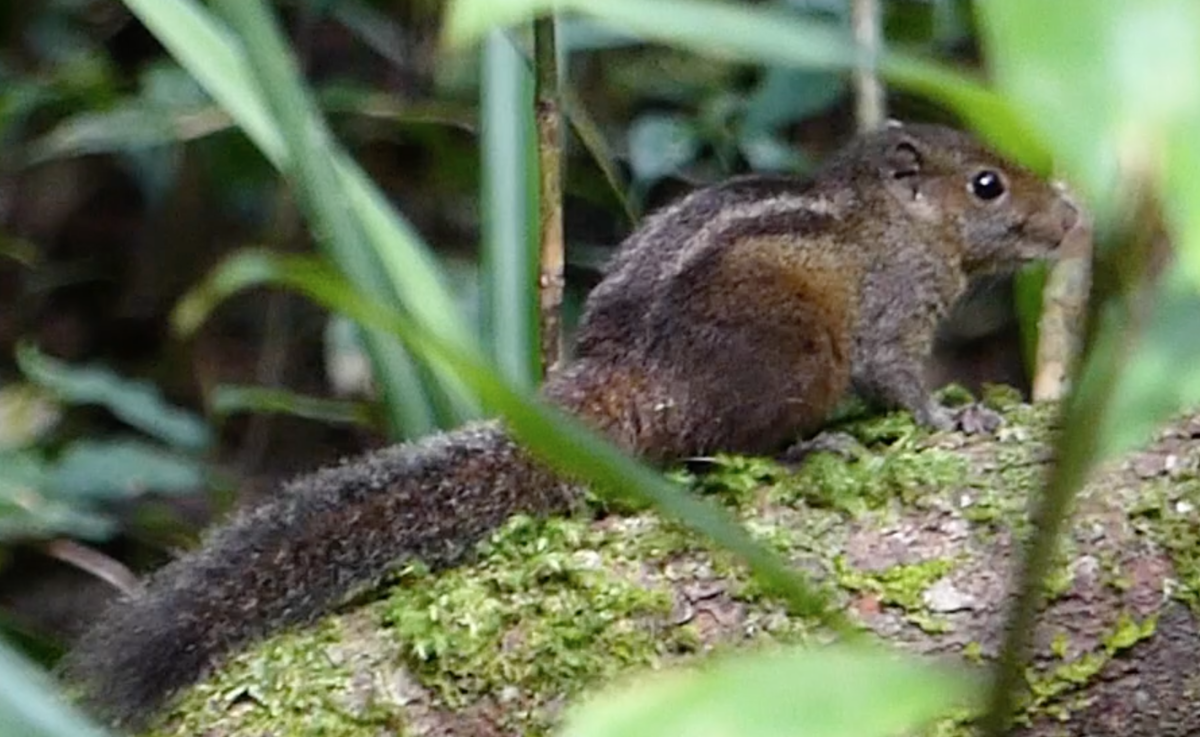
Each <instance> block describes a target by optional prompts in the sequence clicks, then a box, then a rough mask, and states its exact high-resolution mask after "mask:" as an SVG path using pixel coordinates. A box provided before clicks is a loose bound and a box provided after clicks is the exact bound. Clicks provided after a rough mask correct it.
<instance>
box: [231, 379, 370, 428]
mask: <svg viewBox="0 0 1200 737" xmlns="http://www.w3.org/2000/svg"><path fill="white" fill-rule="evenodd" d="M209 407H210V408H211V410H212V412H213V414H214V415H216V416H217V417H227V416H228V415H231V414H236V413H238V412H262V413H274V414H284V415H292V416H294V417H303V418H305V419H309V420H318V421H320V422H329V423H343V424H347V423H348V424H355V425H363V426H370V425H371V420H372V417H371V409H370V407H368V406H367V405H366V404H365V403H363V402H344V401H338V400H334V399H321V398H320V397H307V396H304V395H302V394H296V393H295V392H290V391H287V390H285V389H269V388H266V387H258V386H218V387H217V388H216V389H214V390H213V393H212V396H211V397H210V398H209Z"/></svg>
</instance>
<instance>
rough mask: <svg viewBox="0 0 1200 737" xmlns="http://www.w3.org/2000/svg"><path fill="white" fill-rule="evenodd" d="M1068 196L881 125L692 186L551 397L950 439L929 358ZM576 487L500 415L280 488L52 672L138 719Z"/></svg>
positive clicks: (671, 420)
mask: <svg viewBox="0 0 1200 737" xmlns="http://www.w3.org/2000/svg"><path fill="white" fill-rule="evenodd" d="M1079 219H1080V214H1079V212H1078V211H1077V210H1076V208H1075V207H1074V206H1073V205H1072V203H1071V202H1070V201H1069V199H1068V198H1067V197H1066V196H1065V195H1064V194H1063V193H1062V192H1061V191H1059V190H1058V189H1057V188H1055V187H1054V186H1052V185H1051V184H1048V183H1046V182H1044V181H1042V180H1041V179H1039V178H1038V177H1036V176H1035V175H1033V174H1032V173H1030V172H1028V171H1026V170H1025V169H1022V168H1020V167H1018V166H1016V165H1013V164H1011V163H1008V162H1006V161H1004V160H1002V159H1001V158H1000V157H998V156H997V155H995V154H993V153H991V152H989V151H988V150H987V149H985V148H984V147H983V146H981V145H980V144H979V143H978V142H976V141H975V140H974V139H973V138H971V137H970V136H968V135H966V134H964V133H960V132H958V131H954V130H951V129H948V128H943V127H938V126H930V125H892V126H888V127H887V128H885V129H882V130H880V131H877V132H874V133H869V134H865V135H863V136H860V137H859V138H857V139H855V140H854V141H853V142H851V143H850V144H849V145H848V146H847V147H846V148H845V149H843V150H842V151H841V152H840V153H839V154H837V155H835V156H833V157H832V158H831V160H830V161H829V162H828V163H827V164H826V165H825V166H824V167H823V168H822V169H821V170H820V171H819V172H818V173H817V174H816V175H815V177H813V178H812V179H810V180H798V179H793V178H787V177H775V176H746V177H741V178H737V179H733V180H730V181H728V182H726V183H723V184H719V185H716V186H712V187H709V188H706V189H701V190H698V191H696V192H694V193H692V194H690V195H688V196H686V197H684V198H683V199H681V200H679V201H678V202H676V203H675V204H673V205H670V206H668V207H666V208H665V209H663V210H661V211H659V212H658V213H656V214H654V215H652V216H651V217H649V218H648V219H647V220H646V221H645V222H644V223H643V225H642V226H641V227H640V228H639V229H638V230H637V231H636V232H634V233H633V234H632V235H631V236H629V238H627V239H626V241H625V242H624V244H623V245H622V246H621V248H620V249H619V251H618V252H617V254H616V255H615V257H614V258H613V260H612V263H611V264H610V265H609V268H608V270H607V274H606V276H605V278H604V279H603V281H602V282H601V283H600V284H599V285H598V286H597V287H596V289H595V290H593V292H592V293H591V295H590V296H589V298H588V301H587V306H586V309H585V311H584V315H583V318H582V321H581V324H580V327H579V330H578V335H577V338H576V342H575V346H574V356H573V358H572V359H571V360H570V361H569V362H566V363H564V364H563V365H562V367H561V368H560V369H558V370H556V371H555V372H554V373H553V374H552V375H550V376H549V377H548V378H547V380H546V383H545V385H544V387H543V390H542V391H543V396H544V397H546V398H547V399H548V400H550V401H551V402H553V403H555V404H557V405H558V406H560V407H562V408H563V409H565V410H566V411H568V412H571V413H573V414H575V415H577V416H579V417H580V418H582V419H583V420H584V421H585V422H587V423H588V424H590V425H591V426H592V427H593V428H595V429H596V430H598V431H600V432H601V433H603V434H604V435H606V436H607V437H608V438H609V439H611V440H612V441H614V442H616V443H617V444H618V445H620V446H621V447H623V448H625V449H626V450H628V451H630V452H632V453H634V454H637V455H638V456H640V457H642V458H643V459H646V460H648V461H650V462H653V463H657V464H665V463H670V462H672V461H675V460H678V459H681V458H685V457H688V456H694V455H699V454H706V453H711V452H714V451H728V452H741V453H769V452H773V451H776V450H778V449H780V448H781V447H783V446H785V445H786V444H787V443H788V442H789V441H793V440H795V439H797V438H798V437H801V436H805V435H809V434H812V433H814V432H816V431H817V430H819V429H820V427H821V425H822V423H823V422H825V421H826V419H827V417H828V415H829V413H830V412H831V410H832V409H833V407H834V405H835V404H836V403H837V402H838V401H839V400H840V399H841V398H842V397H843V396H844V395H845V394H846V393H847V392H848V391H851V390H853V391H854V392H855V393H856V394H859V395H861V396H863V397H864V398H866V399H869V400H873V401H874V402H876V403H878V404H880V405H883V406H888V407H900V408H904V409H908V410H911V411H912V413H913V414H914V416H915V417H916V418H917V420H918V421H920V422H921V423H923V424H926V425H929V426H932V427H935V428H945V427H948V426H949V425H951V424H952V423H953V418H952V416H951V414H950V413H949V411H948V410H947V409H945V408H944V407H941V406H940V405H939V404H937V402H936V401H935V400H934V399H933V398H932V397H931V395H930V392H929V389H928V387H927V386H926V385H925V382H924V378H923V373H924V363H925V360H926V358H927V357H928V354H929V352H930V349H931V343H932V341H933V336H934V331H935V328H936V325H937V323H938V320H939V319H940V318H941V317H942V316H943V315H945V314H946V312H947V310H948V308H949V307H950V306H951V305H952V304H953V303H954V301H955V300H956V299H957V298H958V297H959V296H960V295H961V294H962V292H963V290H964V288H965V286H966V284H967V281H968V279H969V278H971V277H972V276H975V275H978V274H983V273H988V272H996V271H1004V270H1009V269H1012V268H1014V267H1015V266H1017V265H1019V264H1021V263H1022V262H1025V261H1027V260H1029V259H1034V258H1041V257H1046V256H1050V255H1052V254H1053V252H1054V251H1055V249H1056V248H1057V247H1058V245H1059V243H1060V242H1061V241H1062V240H1063V238H1064V237H1065V236H1066V234H1067V233H1068V231H1070V230H1071V229H1072V228H1073V227H1074V226H1075V225H1076V223H1077V222H1078V221H1079ZM579 495H580V492H579V488H578V487H577V486H576V485H574V484H572V483H571V482H570V481H569V480H566V479H562V478H559V477H557V476H556V475H555V474H553V473H551V472H550V471H549V470H548V469H546V468H544V467H542V466H541V465H539V464H538V463H537V462H535V461H534V460H533V459H532V458H531V457H530V456H528V455H527V454H526V453H525V452H524V451H523V450H522V449H521V448H520V447H518V446H517V445H516V444H515V443H514V442H513V441H512V440H510V439H509V437H508V436H507V435H506V433H505V430H504V428H503V425H502V424H501V423H500V422H499V421H490V422H477V423H473V424H470V425H467V426H465V427H463V428H461V429H458V430H456V431H452V432H448V433H443V434H440V435H436V436H433V437H430V438H427V439H425V440H423V441H421V442H417V443H413V444H407V445H399V446H394V447H389V448H385V449H383V450H379V451H376V452H373V453H369V454H367V455H365V456H363V457H360V458H356V459H353V460H350V461H347V462H345V463H343V464H342V465H340V466H337V467H333V468H326V469H324V470H321V471H317V472H316V473H313V474H311V475H308V476H305V477H302V478H299V479H297V480H295V481H293V482H291V483H290V484H289V485H287V487H286V488H285V489H283V490H282V492H281V493H280V494H279V495H278V496H277V497H276V498H274V499H272V500H271V501H269V502H267V503H265V504H262V505H260V506H258V507H257V508H253V509H250V510H248V511H244V512H242V513H240V514H238V515H236V516H234V518H233V519H232V520H231V521H229V522H228V523H226V524H224V525H223V526H220V527H217V528H216V529H215V530H213V531H212V532H211V533H209V534H208V535H207V537H206V538H205V539H204V541H203V543H202V544H201V545H200V546H199V548H198V549H196V550H194V551H192V552H190V553H187V554H185V555H183V556H181V557H180V558H178V559H177V560H175V561H174V562H172V563H170V564H169V565H167V566H165V567H164V568H162V569H161V570H159V571H158V572H156V573H155V574H154V575H152V576H151V577H150V579H149V581H148V583H147V586H146V588H145V591H144V593H142V594H139V595H137V596H134V597H131V598H127V599H125V600H121V601H117V602H116V603H114V605H112V606H111V607H110V608H109V609H108V610H107V612H106V613H105V614H104V615H103V616H102V618H101V619H100V621H99V623H98V624H97V625H96V626H95V627H94V628H93V629H92V630H91V631H90V632H89V633H88V634H86V635H85V636H84V637H83V638H82V639H81V641H80V642H79V643H77V645H76V647H75V649H74V651H73V652H72V653H71V654H70V655H69V657H68V659H67V667H66V672H67V673H68V674H69V675H70V676H71V677H73V678H74V679H75V680H76V681H77V682H78V683H80V684H81V685H82V686H83V688H84V692H85V693H86V695H87V696H88V699H89V701H90V702H91V703H92V704H93V705H95V707H96V708H97V710H98V711H100V712H101V713H102V714H103V715H105V716H107V717H108V718H110V719H112V720H114V721H117V722H122V723H125V724H129V725H135V726H136V725H140V724H144V723H145V721H146V720H147V719H148V718H149V717H151V716H153V714H154V713H155V712H156V711H157V710H158V709H159V708H161V707H162V705H163V704H164V702H165V701H166V700H167V699H168V697H170V696H171V695H172V694H174V693H175V692H177V691H178V690H179V689H181V688H182V687H184V686H186V685H188V684H189V683H191V682H193V681H195V680H196V679H197V678H199V677H201V676H202V675H204V674H205V673H207V672H208V671H210V670H211V669H212V668H213V667H215V666H216V665H217V664H218V663H219V662H220V660H221V658H222V657H223V656H225V655H227V654H228V653H229V652H230V651H231V650H234V649H235V648H239V647H241V646H243V645H245V644H247V643H248V642H250V641H252V640H255V639H257V638H260V637H263V636H265V635H267V634H269V633H272V632H275V631H277V630H279V629H282V628H284V627H287V626H290V625H295V624H302V623H306V622H311V621H313V620H314V619H316V618H317V617H318V616H320V615H322V614H324V613H327V612H328V611H330V610H331V609H333V608H334V607H336V606H337V605H338V604H339V603H340V602H342V601H344V600H345V599H346V597H347V596H348V595H349V594H350V593H352V592H354V591H356V590H359V589H361V588H363V587H366V586H369V585H371V584H372V583H373V582H376V581H378V580H379V579H380V577H381V576H382V575H383V574H385V573H386V572H388V571H389V570H392V569H394V568H396V567H397V566H400V565H403V564H404V563H405V562H406V561H411V560H413V559H419V560H421V561H423V562H424V563H425V564H427V565H428V566H430V567H432V568H435V569H436V568H442V567H447V566H452V565H455V564H457V563H459V562H460V561H462V560H463V559H464V558H465V557H467V556H468V555H469V553H470V552H471V551H472V550H473V548H474V546H475V544H476V543H477V542H478V541H479V540H480V539H481V538H483V537H484V536H485V535H487V534H488V533H489V532H491V531H492V530H494V529H495V528H497V527H498V526H500V525H501V524H503V523H504V522H505V521H506V520H507V519H508V518H510V517H511V516H512V515H514V514H517V513H525V514H533V515H553V514H560V513H564V512H566V511H568V510H569V509H570V508H572V506H574V504H575V502H576V501H577V500H578V498H579Z"/></svg>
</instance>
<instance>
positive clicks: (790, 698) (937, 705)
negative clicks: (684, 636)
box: [563, 647, 977, 737]
mask: <svg viewBox="0 0 1200 737" xmlns="http://www.w3.org/2000/svg"><path fill="white" fill-rule="evenodd" d="M964 675H965V674H964V673H961V672H954V671H951V670H947V669H937V668H934V667H932V666H930V665H929V664H927V663H923V662H921V661H919V660H917V659H916V658H912V657H905V658H901V657H898V656H897V655H895V654H891V653H887V652H885V651H883V650H875V649H864V648H851V647H827V648H820V649H792V650H788V651H783V652H773V653H754V654H749V655H747V654H742V655H738V656H734V657H727V658H725V659H724V660H717V661H716V662H711V663H706V664H705V665H703V666H702V667H700V668H694V669H688V670H678V671H675V672H670V673H657V674H654V675H652V676H645V677H642V678H641V679H640V680H639V681H637V682H636V683H635V684H634V685H632V686H626V687H624V688H621V689H619V690H617V691H616V692H614V693H608V694H604V695H602V696H600V697H597V698H595V699H593V700H592V701H590V702H589V703H587V704H585V705H584V706H583V707H582V708H579V709H577V710H576V711H575V712H574V713H572V714H570V715H568V718H567V723H566V726H565V728H564V730H563V735H565V737H659V736H660V735H680V736H683V735H687V736H689V737H892V736H894V735H898V734H914V733H917V730H918V729H919V728H920V727H922V726H925V725H928V724H929V723H930V722H931V721H933V720H934V719H936V718H938V717H939V716H945V715H946V714H947V712H948V711H949V710H950V709H953V708H955V707H962V706H964V705H965V704H966V703H967V702H968V699H969V698H970V697H972V696H974V694H975V692H976V686H977V684H976V683H975V680H974V679H972V678H969V677H964Z"/></svg>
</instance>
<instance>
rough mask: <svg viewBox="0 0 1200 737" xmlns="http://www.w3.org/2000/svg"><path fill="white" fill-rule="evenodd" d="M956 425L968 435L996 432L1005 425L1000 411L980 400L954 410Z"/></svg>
mask: <svg viewBox="0 0 1200 737" xmlns="http://www.w3.org/2000/svg"><path fill="white" fill-rule="evenodd" d="M952 414H953V416H954V425H955V427H957V428H958V429H959V430H962V431H963V432H965V433H966V434H968V435H978V434H981V433H986V434H988V435H990V434H992V433H994V432H996V431H997V430H999V429H1000V428H1001V426H1003V425H1004V418H1003V417H1002V416H1001V415H1000V413H999V412H997V411H995V410H993V409H988V408H987V407H985V406H983V405H982V404H980V403H979V402H971V403H970V404H968V405H965V406H963V407H959V408H958V409H955V410H953V412H952Z"/></svg>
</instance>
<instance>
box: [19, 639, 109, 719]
mask: <svg viewBox="0 0 1200 737" xmlns="http://www.w3.org/2000/svg"><path fill="white" fill-rule="evenodd" d="M0 734H2V735H5V737H104V735H105V734H106V733H105V732H104V731H103V730H101V729H100V728H99V727H96V726H94V725H92V724H91V723H89V722H88V721H87V719H85V718H84V717H83V716H82V715H81V714H79V713H78V712H77V711H76V710H75V708H74V707H73V706H72V705H71V704H69V703H67V702H66V701H64V700H62V698H60V697H59V696H58V694H57V693H56V689H55V687H54V683H53V681H51V680H50V678H49V677H48V676H46V674H45V673H43V672H41V671H40V670H38V669H37V668H36V667H35V666H33V665H32V664H31V663H29V662H28V661H26V660H25V658H23V657H22V656H20V655H18V654H17V653H16V652H14V651H13V650H12V648H10V647H9V646H8V644H7V643H5V642H3V641H0Z"/></svg>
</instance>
